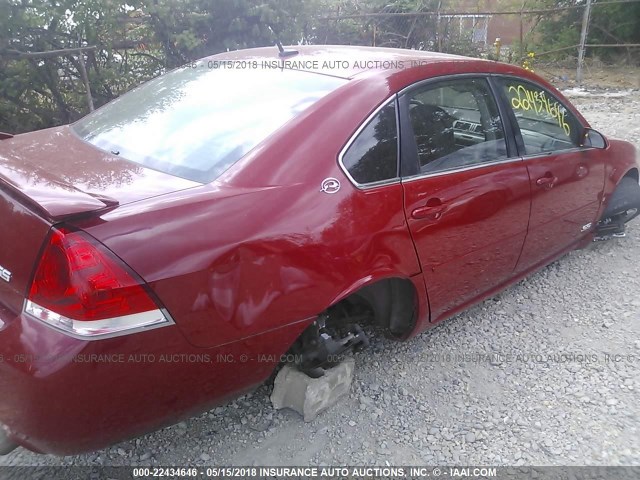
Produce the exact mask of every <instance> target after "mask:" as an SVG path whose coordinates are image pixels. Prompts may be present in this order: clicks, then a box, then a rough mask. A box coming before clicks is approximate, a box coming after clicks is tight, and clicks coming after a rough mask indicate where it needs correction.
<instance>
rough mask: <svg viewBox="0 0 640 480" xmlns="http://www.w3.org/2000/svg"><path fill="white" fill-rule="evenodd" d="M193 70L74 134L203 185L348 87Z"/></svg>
mask: <svg viewBox="0 0 640 480" xmlns="http://www.w3.org/2000/svg"><path fill="white" fill-rule="evenodd" d="M196 65H197V66H196V67H184V68H180V69H178V70H174V71H172V72H170V73H168V74H166V75H163V76H160V77H158V78H156V79H155V80H152V81H150V82H148V83H146V84H144V85H142V86H141V87H138V88H136V89H135V90H133V91H131V92H129V93H127V94H126V95H123V96H122V97H119V98H117V99H116V100H114V101H113V102H111V103H109V104H107V105H105V106H104V107H102V108H100V109H99V110H96V111H95V112H93V113H91V114H89V115H87V116H86V117H84V118H83V119H81V120H80V121H78V122H76V123H75V124H74V125H73V129H74V130H75V132H76V133H77V134H78V135H80V137H82V138H83V139H84V140H86V141H87V142H90V143H91V144H93V145H95V146H97V147H99V148H102V149H104V150H107V151H110V152H113V153H114V154H117V155H120V156H122V157H123V158H126V159H128V160H131V161H133V162H136V163H139V164H141V165H144V166H145V167H149V168H153V169H155V170H160V171H162V172H165V173H169V174H172V175H176V176H179V177H182V178H186V179H189V180H194V181H196V182H202V183H208V182H211V181H212V180H214V179H216V178H217V177H218V176H219V175H220V174H221V173H222V172H224V171H225V170H226V169H227V168H229V167H230V166H231V165H232V164H233V163H235V162H236V161H238V160H239V159H240V158H242V157H243V156H244V155H245V154H246V153H247V152H249V151H250V150H251V149H252V148H253V147H255V146H256V145H258V144H259V143H260V142H262V141H263V140H264V139H265V138H267V137H268V136H269V135H270V134H272V133H273V132H275V131H276V130H277V129H279V128H280V127H282V126H283V125H284V124H285V123H286V122H287V121H289V120H290V119H291V118H293V117H294V116H296V115H298V114H299V113H300V112H302V111H303V110H305V109H306V108H308V107H309V106H310V105H312V104H313V103H315V102H317V101H318V100H319V99H321V98H322V97H324V96H325V95H327V94H329V93H330V92H332V91H333V90H335V89H337V88H338V87H340V86H341V85H343V84H344V83H346V81H347V80H344V79H341V78H335V77H330V76H326V75H318V74H313V73H308V72H300V71H294V70H280V69H274V70H268V69H261V70H232V69H210V68H208V65H207V62H206V61H205V62H201V63H198V64H196Z"/></svg>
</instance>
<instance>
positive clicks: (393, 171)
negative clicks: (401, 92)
mask: <svg viewBox="0 0 640 480" xmlns="http://www.w3.org/2000/svg"><path fill="white" fill-rule="evenodd" d="M342 164H343V165H344V167H345V168H346V169H347V171H348V172H349V175H350V176H351V178H352V179H353V180H354V181H355V183H357V184H359V185H367V184H372V183H379V182H384V181H386V180H392V179H395V178H397V177H398V124H397V121H396V102H395V100H394V101H392V102H390V103H388V104H387V105H385V106H384V107H383V108H382V109H381V110H380V111H379V112H378V113H377V114H376V115H375V116H374V117H373V118H372V119H371V120H370V121H369V123H367V125H366V126H365V127H364V128H363V129H362V131H361V132H360V133H359V134H358V135H357V136H356V137H355V138H354V139H353V141H352V142H351V144H350V145H349V147H348V148H347V151H346V152H345V153H344V155H343V156H342Z"/></svg>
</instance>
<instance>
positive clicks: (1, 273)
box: [0, 265, 11, 282]
mask: <svg viewBox="0 0 640 480" xmlns="http://www.w3.org/2000/svg"><path fill="white" fill-rule="evenodd" d="M0 278H1V279H2V280H4V281H5V282H10V281H11V272H10V271H9V270H7V269H6V268H4V267H3V266H2V265H0Z"/></svg>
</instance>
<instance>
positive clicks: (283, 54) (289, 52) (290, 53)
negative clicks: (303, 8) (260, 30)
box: [269, 25, 300, 58]
mask: <svg viewBox="0 0 640 480" xmlns="http://www.w3.org/2000/svg"><path fill="white" fill-rule="evenodd" d="M269 30H271V33H273V34H274V35H275V37H276V46H277V47H278V51H279V52H280V53H279V54H278V56H279V57H280V58H287V57H293V56H294V55H298V54H299V53H300V52H299V51H298V50H285V49H284V47H283V46H282V42H281V41H280V38H279V37H278V34H277V33H276V32H275V31H274V30H273V28H271V25H269Z"/></svg>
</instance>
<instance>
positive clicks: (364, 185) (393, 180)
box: [338, 94, 401, 190]
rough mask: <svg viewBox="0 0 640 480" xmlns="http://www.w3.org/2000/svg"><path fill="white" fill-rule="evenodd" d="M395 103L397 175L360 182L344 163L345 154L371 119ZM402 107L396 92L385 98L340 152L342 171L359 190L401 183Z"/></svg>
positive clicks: (339, 160)
mask: <svg viewBox="0 0 640 480" xmlns="http://www.w3.org/2000/svg"><path fill="white" fill-rule="evenodd" d="M392 103H393V104H394V106H395V111H396V176H395V177H394V178H389V179H387V180H379V181H377V182H369V183H358V182H357V181H356V179H355V178H353V177H352V176H351V173H349V170H348V169H347V167H346V166H345V164H344V156H345V155H346V153H347V152H348V151H349V148H350V147H351V145H352V144H353V142H355V141H356V139H357V138H358V136H359V135H360V134H361V133H362V132H363V131H364V129H365V128H367V127H368V126H369V124H370V123H371V121H373V119H374V118H375V117H376V116H377V115H378V114H379V113H380V112H381V111H382V110H383V109H384V108H386V107H388V106H389V105H391V104H392ZM399 112H400V107H399V105H398V95H397V94H394V95H392V96H391V97H389V98H387V99H386V100H384V101H383V102H382V103H381V104H380V105H378V106H377V107H376V109H375V110H374V111H373V112H372V113H371V114H370V115H369V116H368V117H367V118H366V119H365V120H364V122H362V123H361V124H360V126H359V127H358V128H357V130H356V131H355V132H354V134H353V135H351V137H349V140H347V143H346V144H345V145H344V147H342V150H340V153H339V154H338V165H339V166H340V169H341V170H342V172H343V173H344V174H345V175H346V177H347V178H348V179H349V181H350V182H351V183H352V184H353V186H354V187H356V188H357V189H359V190H369V189H372V188H376V187H382V186H385V185H393V184H395V183H400V158H401V157H400V113H399Z"/></svg>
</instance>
